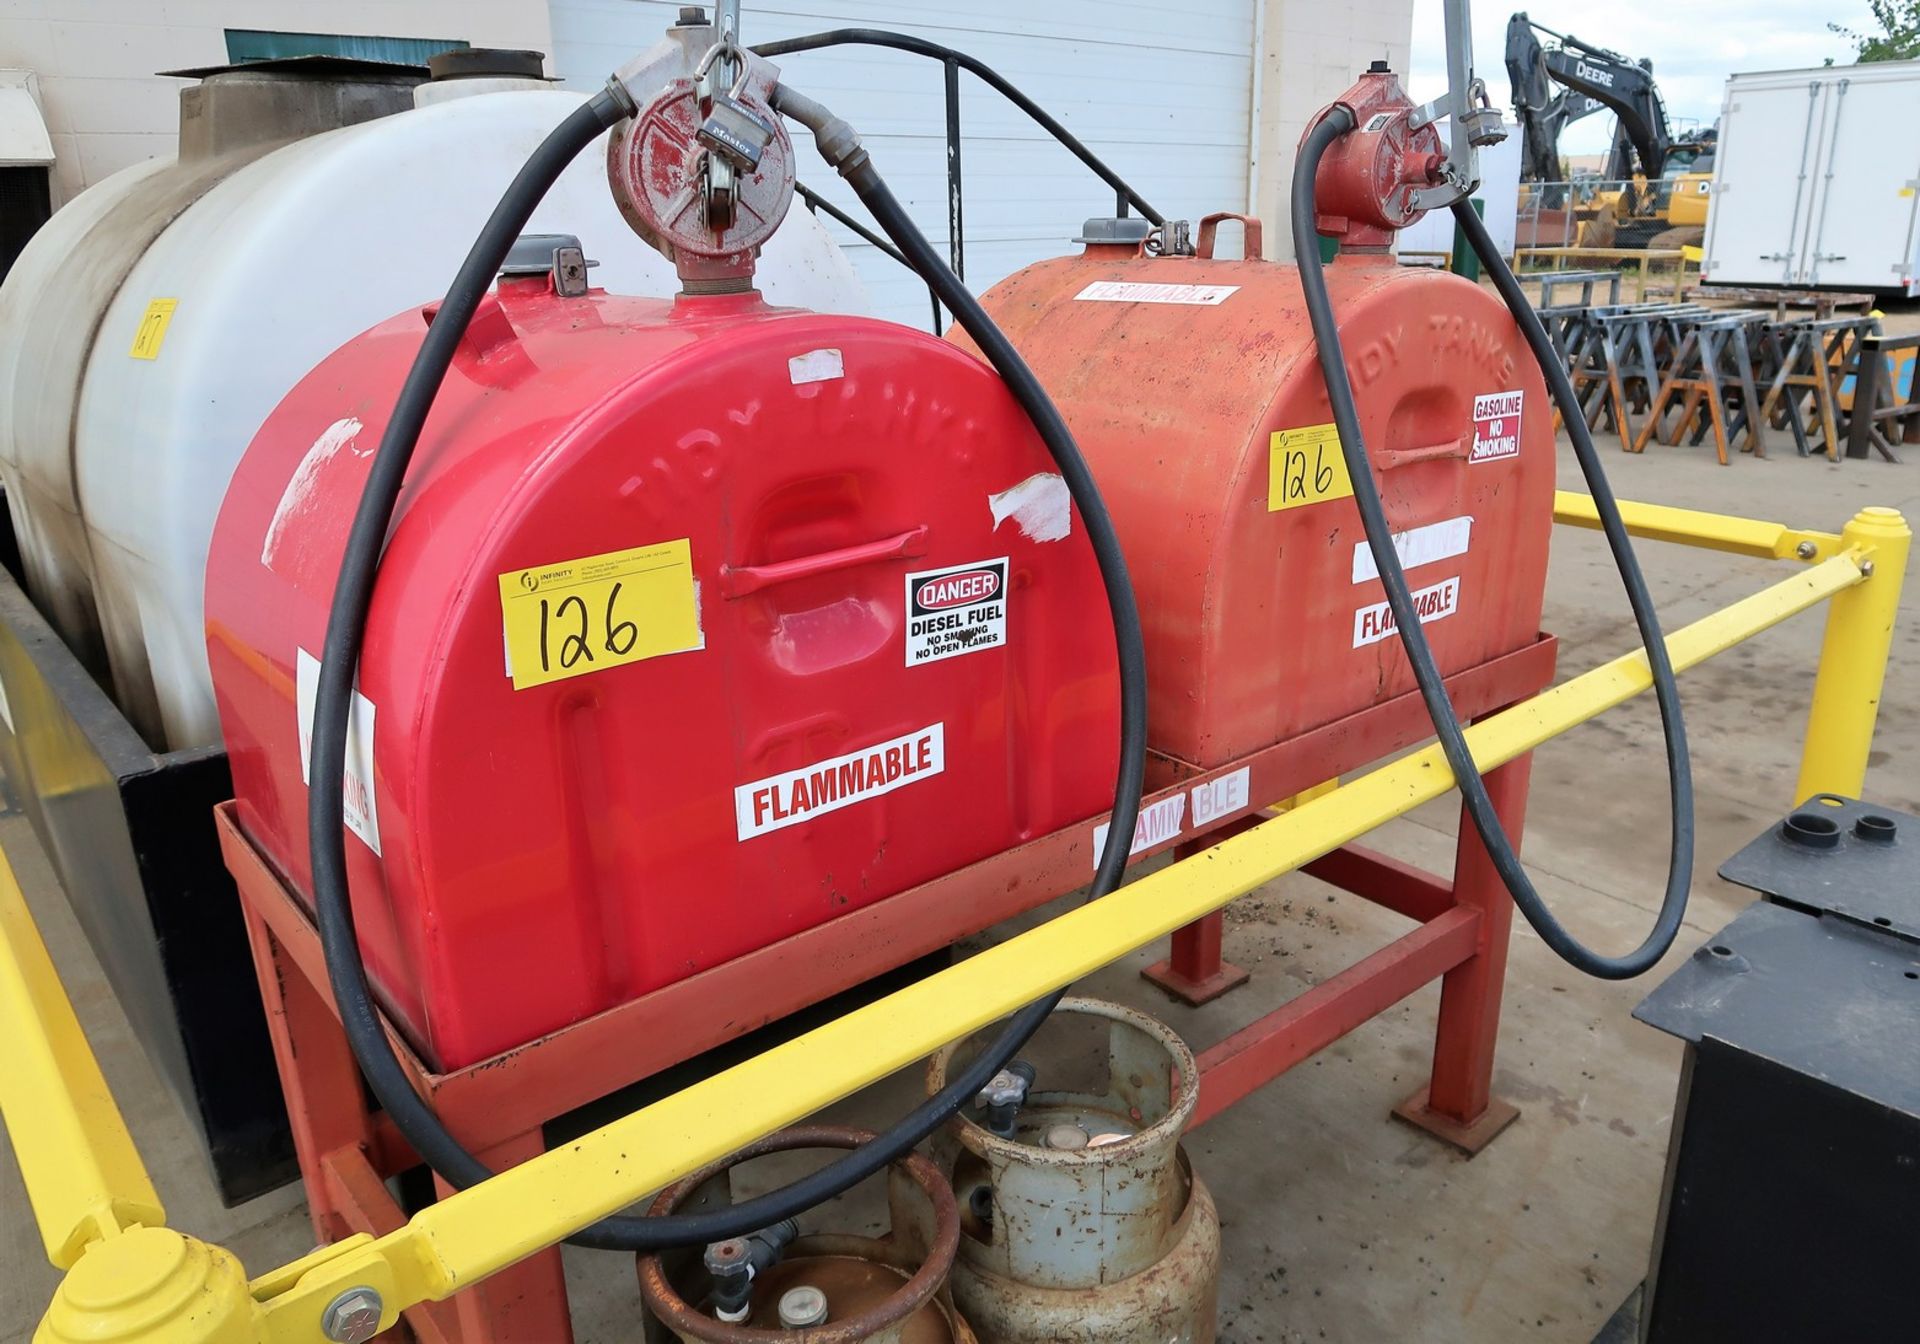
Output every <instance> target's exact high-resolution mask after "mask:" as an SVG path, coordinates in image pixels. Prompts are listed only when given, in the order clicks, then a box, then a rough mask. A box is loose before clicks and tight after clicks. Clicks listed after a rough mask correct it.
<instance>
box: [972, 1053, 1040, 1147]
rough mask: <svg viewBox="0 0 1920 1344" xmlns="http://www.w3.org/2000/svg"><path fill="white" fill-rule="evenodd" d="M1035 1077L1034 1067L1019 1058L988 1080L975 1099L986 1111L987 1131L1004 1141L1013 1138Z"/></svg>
mask: <svg viewBox="0 0 1920 1344" xmlns="http://www.w3.org/2000/svg"><path fill="white" fill-rule="evenodd" d="M1035 1077H1036V1075H1035V1073H1034V1068H1033V1065H1031V1064H1029V1063H1027V1061H1026V1060H1024V1059H1016V1060H1014V1061H1013V1062H1012V1063H1011V1064H1009V1065H1007V1067H1006V1068H1004V1069H1002V1070H1000V1072H998V1073H996V1074H994V1075H993V1077H992V1078H990V1079H988V1080H987V1085H986V1086H985V1087H983V1088H981V1089H980V1093H979V1095H978V1096H976V1097H975V1098H974V1104H975V1105H977V1106H979V1107H980V1109H981V1110H983V1111H985V1112H986V1127H987V1132H988V1133H990V1134H994V1135H996V1136H998V1137H1000V1138H1003V1139H1010V1138H1012V1137H1013V1127H1014V1124H1015V1122H1016V1121H1018V1120H1019V1118H1020V1108H1021V1107H1022V1106H1024V1105H1025V1104H1026V1101H1027V1092H1028V1091H1029V1090H1030V1089H1031V1088H1032V1087H1033V1080H1034V1078H1035Z"/></svg>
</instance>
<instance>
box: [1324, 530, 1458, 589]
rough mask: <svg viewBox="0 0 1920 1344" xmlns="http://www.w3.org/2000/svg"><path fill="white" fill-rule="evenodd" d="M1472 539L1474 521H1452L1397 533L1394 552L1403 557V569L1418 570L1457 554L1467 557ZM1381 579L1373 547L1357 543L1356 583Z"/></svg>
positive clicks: (1394, 539)
mask: <svg viewBox="0 0 1920 1344" xmlns="http://www.w3.org/2000/svg"><path fill="white" fill-rule="evenodd" d="M1472 539H1473V519H1472V518H1448V519H1446V520H1445V521H1444V522H1438V523H1428V524H1427V525H1426V526H1425V527H1415V528H1409V529H1408V530H1407V531H1405V532H1395V533H1394V534H1393V549H1394V552H1395V553H1396V554H1397V555H1398V556H1399V557H1400V568H1402V569H1418V568H1419V567H1420V566H1421V565H1430V564H1432V563H1434V562H1435V561H1436V560H1450V559H1452V558H1453V557H1454V556H1456V555H1465V554H1466V553H1467V547H1468V545H1469V544H1470V543H1471V541H1472ZM1379 577H1380V570H1379V568H1378V567H1377V566H1376V565H1375V564H1374V563H1373V548H1372V547H1370V546H1368V545H1367V543H1366V542H1364V541H1356V542H1354V543H1353V581H1354V582H1355V583H1365V582H1366V581H1367V580H1369V579H1377V578H1379Z"/></svg>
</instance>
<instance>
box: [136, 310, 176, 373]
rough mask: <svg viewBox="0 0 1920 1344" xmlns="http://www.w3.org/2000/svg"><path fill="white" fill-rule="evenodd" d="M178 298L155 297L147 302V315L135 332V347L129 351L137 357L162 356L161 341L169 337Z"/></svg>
mask: <svg viewBox="0 0 1920 1344" xmlns="http://www.w3.org/2000/svg"><path fill="white" fill-rule="evenodd" d="M179 306H180V300H178V299H154V300H153V301H152V302H151V303H149V304H147V311H146V315H145V316H143V317H142V318H141V319H140V325H139V327H138V328H137V329H136V330H135V331H134V333H133V348H132V349H131V350H129V351H127V353H128V354H129V355H131V356H133V357H134V358H135V359H158V358H160V343H161V342H162V341H164V340H166V339H167V324H168V323H169V322H171V321H173V310H174V309H175V308H178V307H179Z"/></svg>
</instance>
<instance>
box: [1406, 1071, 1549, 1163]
mask: <svg viewBox="0 0 1920 1344" xmlns="http://www.w3.org/2000/svg"><path fill="white" fill-rule="evenodd" d="M1393 1118H1394V1119H1396V1120H1404V1121H1405V1122H1406V1123H1408V1124H1410V1125H1412V1126H1413V1127H1414V1128H1415V1129H1423V1130H1425V1131H1426V1132H1427V1133H1429V1134H1431V1135H1433V1137H1434V1138H1436V1139H1439V1140H1441V1141H1442V1142H1444V1143H1448V1144H1451V1145H1452V1146H1453V1147H1455V1148H1457V1149H1459V1150H1460V1151H1461V1152H1463V1153H1465V1154H1466V1155H1467V1156H1468V1157H1476V1156H1478V1155H1479V1152H1480V1150H1481V1149H1482V1148H1485V1147H1486V1146H1487V1145H1488V1144H1490V1143H1492V1142H1493V1141H1494V1140H1495V1139H1497V1138H1499V1137H1500V1134H1501V1132H1502V1131H1503V1130H1505V1129H1506V1127H1507V1126H1508V1125H1510V1124H1512V1123H1513V1122H1514V1121H1515V1120H1518V1119H1519V1118H1520V1108H1519V1107H1518V1106H1515V1105H1514V1104H1513V1103H1512V1102H1510V1101H1502V1100H1501V1099H1500V1098H1498V1097H1489V1098H1488V1099H1487V1109H1486V1110H1484V1111H1482V1112H1480V1118H1479V1119H1477V1120H1473V1121H1470V1122H1467V1123H1465V1124H1462V1123H1461V1122H1460V1121H1458V1120H1456V1119H1454V1118H1453V1117H1452V1116H1450V1115H1446V1114H1443V1113H1442V1112H1440V1111H1436V1110H1434V1109H1433V1108H1432V1107H1430V1106H1428V1105H1427V1089H1426V1088H1424V1087H1423V1088H1421V1089H1420V1090H1419V1091H1418V1092H1415V1093H1414V1094H1413V1095H1412V1096H1410V1097H1408V1098H1407V1099H1406V1100H1405V1101H1403V1102H1401V1103H1400V1104H1399V1105H1398V1106H1395V1107H1394V1108H1393Z"/></svg>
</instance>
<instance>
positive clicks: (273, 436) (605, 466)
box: [207, 278, 1118, 1069]
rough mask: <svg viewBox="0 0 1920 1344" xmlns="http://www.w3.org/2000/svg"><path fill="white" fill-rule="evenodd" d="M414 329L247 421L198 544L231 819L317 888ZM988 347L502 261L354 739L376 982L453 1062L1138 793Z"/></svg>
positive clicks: (1054, 497) (355, 854) (403, 521)
mask: <svg viewBox="0 0 1920 1344" xmlns="http://www.w3.org/2000/svg"><path fill="white" fill-rule="evenodd" d="M424 330H425V325H424V323H423V322H422V318H421V314H420V313H417V312H411V313H406V314H403V315H401V316H399V317H396V318H394V319H392V320H391V321H389V322H387V323H385V324H383V325H381V326H379V327H376V328H374V329H373V330H372V331H370V332H368V333H366V334H365V335H363V336H361V337H359V338H357V339H355V340H354V341H352V342H350V343H348V344H347V345H346V346H344V347H343V348H342V349H340V350H339V351H338V352H336V353H335V354H334V355H333V356H331V357H330V358H328V359H327V360H326V361H325V362H324V363H322V364H321V365H320V366H319V367H318V368H316V369H315V370H314V371H313V372H312V373H311V374H309V375H308V377H307V378H305V379H304V380H303V381H302V382H301V383H300V384H299V385H298V386H297V387H296V388H295V389H294V390H293V391H292V392H291V393H289V394H288V396H287V397H286V399H285V400H284V401H283V402H282V404H281V405H280V407H279V408H278V409H277V410H276V411H275V412H274V414H273V415H272V417H271V418H269V419H268V421H267V422H266V424H265V425H264V426H263V427H262V429H261V431H260V433H259V435H258V436H257V437H256V439H255V440H254V442H253V445H252V446H251V448H250V449H249V451H248V452H247V454H246V457H245V459H244V461H243V462H242V464H241V466H240V468H239V470H238V471H237V472H236V473H235V475H234V478H233V482H232V485H231V488H230V489H229V492H228V494H227V497H226V501H225V505H224V507H223V508H222V511H221V514H220V518H219V522H218V525H217V528H216V531H215V534H214V539H213V545H212V550H211V555H210V557H209V561H208V571H207V620H208V628H207V638H208V650H209V656H210V659H211V663H212V670H213V679H214V685H215V689H216V691H217V694H218V699H219V708H220V715H221V721H222V725H223V727H224V730H225V734H226V740H227V745H228V749H229V752H230V755H231V760H232V765H233V774H234V788H235V794H236V798H237V800H238V816H239V820H240V823H241V825H242V826H243V827H244V829H245V830H246V832H247V834H248V836H249V837H250V839H251V840H252V841H253V843H254V844H255V845H256V846H257V847H258V848H259V849H260V850H261V851H262V852H263V853H264V854H265V855H266V856H267V857H268V858H269V859H270V860H271V861H272V862H273V863H274V864H276V865H277V866H278V867H279V868H280V870H281V872H282V873H283V875H284V876H285V877H286V878H287V879H288V881H289V882H290V883H291V885H292V886H293V887H294V888H295V890H297V891H301V892H304V891H307V890H308V889H309V883H310V872H309V868H308V860H307V839H306V810H307V796H306V787H305V784H304V782H303V774H304V771H303V762H304V760H305V757H306V750H305V747H306V732H307V726H308V722H309V720H310V717H311V709H312V694H313V685H314V678H315V673H316V671H317V666H318V664H317V661H316V659H317V656H318V655H319V653H320V651H321V647H322V640H323V636H324V633H325V625H326V615H327V606H328V602H329V600H330V598H331V596H332V593H333V588H334V582H335V577H336V572H337V569H338V566H339V562H340V556H341V551H342V548H343V545H344V542H345V538H346V535H347V530H348V526H349V522H350V520H351V518H352V515H353V512H354V508H355V505H356V503H357V501H358V499H359V496H360V493H361V489H362V486H363V484H364V482H365V479H366V475H367V471H368V466H369V463H370V461H371V454H372V452H373V450H374V448H375V446H376V445H377V444H378V443H379V440H380V436H381V432H382V430H383V428H384V426H385V423H386V418H387V416H388V414H389V412H390V411H391V409H392V407H393V404H394V399H395V395H396V393H397V391H398V389H399V386H400V382H401V380H402V378H403V376H404V375H405V373H406V370H407V368H408V366H409V364H410V363H411V361H412V359H413V357H414V353H415V351H416V350H417V349H418V347H419V344H420V340H421V337H422V334H423V332H424ZM1112 649H1113V638H1112V629H1111V625H1110V622H1109V620H1108V616H1107V607H1106V599H1105V594H1104V590H1103V588H1102V585H1101V581H1100V577H1099V573H1098V569H1097V566H1096V564H1095V561H1094V558H1093V556H1092V553H1091V551H1090V549H1089V548H1088V547H1087V546H1086V545H1085V543H1084V541H1083V540H1082V538H1081V536H1080V535H1079V525H1078V521H1077V518H1076V517H1075V515H1074V514H1073V512H1072V510H1071V509H1070V508H1069V506H1068V501H1067V497H1066V493H1065V487H1064V485H1063V484H1062V483H1061V482H1060V480H1059V478H1058V476H1056V475H1054V474H1053V468H1052V463H1051V460H1050V459H1049V458H1048V456H1047V454H1046V452H1045V450H1044V448H1043V447H1042V445H1041V444H1040V442H1039V440H1038V439H1037V437H1036V436H1035V434H1034V433H1033V431H1032V428H1031V426H1030V425H1029V424H1028V422H1027V420H1026V418H1025V416H1024V415H1023V414H1022V412H1021V411H1020V409H1019V408H1018V406H1017V405H1016V403H1015V402H1014V401H1013V399H1012V398H1011V396H1010V395H1009V394H1008V393H1007V391H1006V389H1005V387H1004V385H1003V384H1002V383H1001V382H1000V380H999V378H998V377H997V376H996V375H995V374H994V373H993V372H992V370H991V369H989V368H988V367H986V366H985V365H984V364H982V363H981V362H980V361H979V360H977V359H975V358H973V357H971V356H970V355H968V354H966V353H964V352H962V351H960V350H958V349H955V348H954V347H953V346H951V345H948V344H945V343H943V342H941V341H938V340H936V339H935V338H933V337H931V336H927V335H923V334H920V333H916V332H914V331H911V330H909V329H906V328H903V327H899V326H894V325H891V324H887V323H882V322H876V321H869V320H865V319H859V318H848V317H829V316H822V315H817V314H812V313H806V312H799V311H793V310H775V309H770V308H768V307H766V306H765V305H764V304H763V303H762V302H761V301H760V300H759V298H758V297H757V296H755V295H752V294H743V295H732V296H708V297H700V298H687V297H682V298H681V299H679V300H677V301H673V302H667V301H658V300H646V299H626V298H612V297H608V296H606V295H605V294H603V293H600V292H598V291H594V292H591V293H589V294H588V295H586V296H584V297H577V298H562V297H558V296H556V295H555V294H553V293H552V292H551V288H550V286H549V284H548V282H547V281H546V280H545V279H544V278H543V279H541V280H537V281H529V280H514V281H505V282H503V283H502V287H501V291H500V294H499V296H498V297H497V298H489V299H488V300H487V301H486V302H485V304H484V305H483V307H482V309H481V311H480V313H479V314H478V315H477V316H476V318H475V320H474V322H473V324H472V327H471V328H470V330H469V332H468V334H467V337H466V340H465V342H464V344H463V346H462V349H461V352H460V355H459V357H458V359H457V361H456V363H455V365H454V367H453V369H452V371H451V372H450V373H449V375H448V377H447V380H446V383H445V386H444V387H443V389H442V390H441V393H440V396H439V398H438V400H437V401H436V403H435V405H434V408H433V412H432V414H431V416H430V417H429V419H428V421H427V426H426V431H425V433H424V435H423V437H422V439H421V442H420V446H419V449H418V451H417V453H416V456H415V458H414V461H413V464H412V468H411V471H410V474H409V477H408V482H407V487H406V490H405V493H404V495H403V496H402V499H401V502H400V507H399V511H398V515H397V519H396V522H395V524H394V527H393V529H392V533H391V536H390V540H389V544H388V547H387V550H386V555H385V559H384V561H383V562H382V569H381V574H380V579H379V584H378V587H377V589H376V592H375V595H374V601H373V607H372V612H371V615H370V618H369V622H368V627H367V636H366V645H365V653H364V656H363V659H362V662H361V666H360V679H359V696H358V697H357V698H356V709H355V715H356V719H355V724H354V728H353V730H352V733H351V734H350V736H351V739H352V743H351V745H350V747H349V752H348V771H347V773H348V780H347V809H346V810H347V820H348V825H349V828H350V829H351V830H352V831H353V834H352V835H350V836H349V837H348V840H347V845H348V860H349V867H350V886H351V892H352V900H353V905H354V911H355V915H356V917H357V919H358V921H359V929H360V940H361V946H362V948H363V951H364V954H365V957H366V960H367V963H368V966H369V970H370V972H371V976H372V979H373V981H374V984H375V987H376V990H377V992H378V993H379V995H380V997H381V998H382V1000H383V1001H384V1004H385V1006H386V1008H387V1009H388V1011H389V1013H390V1014H391V1015H392V1016H393V1018H394V1019H395V1021H396V1022H397V1023H398V1024H399V1025H400V1026H401V1029H402V1030H403V1031H404V1032H405V1033H406V1034H407V1035H408V1037H409V1038H410V1040H411V1042H412V1044H413V1045H414V1047H415V1049H416V1050H417V1051H419V1052H420V1053H421V1055H422V1056H423V1057H424V1058H425V1059H427V1060H428V1061H429V1062H430V1063H431V1064H433V1065H435V1066H437V1067H439V1068H441V1069H452V1068H458V1067H462V1066H464V1065H467V1064H471V1063H473V1062H476V1061H478V1060H481V1059H484V1058H487V1057H489V1056H491V1055H494V1054H496V1053H498V1052H500V1051H503V1050H506V1049H509V1048H511V1047H513V1046H516V1045H518V1044H521V1043H523V1042H526V1041H529V1040H532V1039H535V1038H537V1037H539V1036H541V1035H543V1034H546V1033H548V1032H551V1031H554V1030H555V1029H557V1028H560V1027H562V1026H565V1025H567V1024H569V1023H572V1022H576V1021H578V1020H580V1019H582V1018H585V1017H587V1016H589V1015H591V1014H594V1013H597V1012H600V1011H601V1010H603V1009H606V1008H609V1007H611V1006H614V1005H616V1004H619V1003H621V1002H624V1001H626V1000H628V999H631V998H634V997H636V996H638V995H641V994H644V993H646V992H648V991H649V990H651V989H654V988H657V987H659V986H661V985H664V984H667V983H670V982H673V981H676V980H678V979H681V978H683V977H686V976H690V975H694V974H697V973H698V972H700V971H702V970H704V969H706V968H708V967H711V966H714V965H716V964H719V963H721V962H724V961H726V960H728V959H730V958H733V957H737V956H739V955H741V954H743V953H745V952H747V951H750V950H752V949H755V948H758V947H761V946H763V945H765V944H768V943H770V942H773V941H776V940H778V939H781V938H784V937H787V936H789V935H791V934H794V933H796V932H798V931H800V930H803V929H806V928H808V927H810V926H813V925H816V924H819V923H821V922H823V921H826V920H830V919H832V918H834V917H835V916H836V915H839V914H841V913H843V912H846V911H848V910H851V909H854V908H857V907H859V906H863V905H866V904H869V903H871V902H875V901H879V900H883V899H885V898H886V897H887V896H888V895H889V894H891V893H894V892H898V891H900V890H903V889H905V888H908V887H911V886H914V885H916V884H918V883H921V882H923V881H926V880H927V879H929V878H932V877H935V876H937V875H940V874H942V873H946V872H949V871H951V870H953V869H956V868H959V867H961V866H963V865H965V864H967V863H969V862H972V861H974V860H977V859H980V858H983V857H985V856H987V855H990V854H993V853H997V852H999V851H1001V850H1004V849H1007V848H1009V847H1011V846H1014V845H1016V844H1018V843H1020V842H1022V841H1024V840H1026V839H1029V838H1031V837H1033V836H1036V835H1040V834H1043V833H1046V832H1050V831H1053V830H1056V829H1058V828H1060V827H1062V826H1066V825H1069V824H1071V823H1074V822H1076V821H1081V820H1085V819H1087V818H1089V817H1091V816H1093V815H1094V814H1096V813H1098V812H1100V811H1103V810H1104V809H1105V808H1106V807H1107V806H1108V805H1109V804H1110V802H1111V791H1112V786H1113V779H1114V774H1115V770H1116V751H1117V741H1116V733H1117V722H1118V676H1117V672H1116V669H1115V665H1114V660H1113V654H1112Z"/></svg>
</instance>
